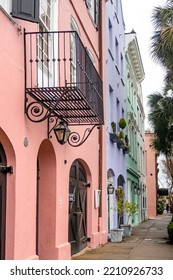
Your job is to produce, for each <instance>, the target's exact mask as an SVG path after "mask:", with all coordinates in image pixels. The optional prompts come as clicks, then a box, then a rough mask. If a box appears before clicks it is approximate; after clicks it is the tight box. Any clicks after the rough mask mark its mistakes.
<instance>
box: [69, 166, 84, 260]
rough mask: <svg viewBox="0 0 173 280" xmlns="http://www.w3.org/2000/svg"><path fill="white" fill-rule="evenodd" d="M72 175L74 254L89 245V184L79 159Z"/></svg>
mask: <svg viewBox="0 0 173 280" xmlns="http://www.w3.org/2000/svg"><path fill="white" fill-rule="evenodd" d="M70 175H71V176H70V184H69V242H70V244H71V254H72V255H73V254H76V253H78V252H80V251H81V250H82V249H83V248H85V247H86V246H87V223H86V213H87V209H86V200H87V187H86V185H87V184H86V176H85V172H84V170H83V168H82V166H81V165H80V164H79V162H78V161H75V162H74V164H73V165H72V167H71V172H70Z"/></svg>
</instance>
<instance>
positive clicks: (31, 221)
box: [0, 0, 107, 260]
mask: <svg viewBox="0 0 173 280" xmlns="http://www.w3.org/2000/svg"><path fill="white" fill-rule="evenodd" d="M105 2H106V1H97V0H90V1H89V0H88V1H73V0H40V1H39V0H32V1H28V0H1V1H0V42H1V43H0V53H1V56H0V72H1V75H0V84H1V89H0V94H1V98H0V259H7V260H9V259H15V260H17V259H32V260H37V259H70V258H71V255H73V254H75V253H78V252H80V251H81V250H82V249H84V248H85V247H86V246H90V247H96V246H98V245H99V244H104V243H105V242H107V229H106V203H105V202H106V190H105V188H106V187H105V186H106V172H104V170H105V169H106V167H105V162H106V158H105V157H106V149H105V131H104V130H105V126H104V111H105V108H104V106H105V105H104V102H103V101H104V96H105V84H106V83H105V79H106V77H105V63H104V62H105V5H106V4H105ZM97 128H99V129H97Z"/></svg>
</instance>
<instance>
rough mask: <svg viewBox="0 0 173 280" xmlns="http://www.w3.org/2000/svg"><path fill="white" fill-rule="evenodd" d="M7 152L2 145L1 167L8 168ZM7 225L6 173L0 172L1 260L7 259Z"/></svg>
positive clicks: (0, 149)
mask: <svg viewBox="0 0 173 280" xmlns="http://www.w3.org/2000/svg"><path fill="white" fill-rule="evenodd" d="M6 164H7V160H6V155H5V151H4V149H3V146H2V144H1V143H0V167H2V166H6ZM5 224H6V173H4V172H2V171H1V170H0V260H4V259H5Z"/></svg>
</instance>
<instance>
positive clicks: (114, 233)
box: [110, 229, 124, 242]
mask: <svg viewBox="0 0 173 280" xmlns="http://www.w3.org/2000/svg"><path fill="white" fill-rule="evenodd" d="M123 231H124V230H123V229H111V230H110V234H111V242H121V241H122V239H123Z"/></svg>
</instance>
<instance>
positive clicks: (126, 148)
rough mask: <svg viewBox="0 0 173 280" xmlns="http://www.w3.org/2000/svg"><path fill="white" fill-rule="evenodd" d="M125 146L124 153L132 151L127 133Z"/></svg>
mask: <svg viewBox="0 0 173 280" xmlns="http://www.w3.org/2000/svg"><path fill="white" fill-rule="evenodd" d="M124 142H125V144H124V148H123V153H124V154H128V153H129V152H130V146H129V139H128V136H127V135H126V136H125V138H124Z"/></svg>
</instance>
